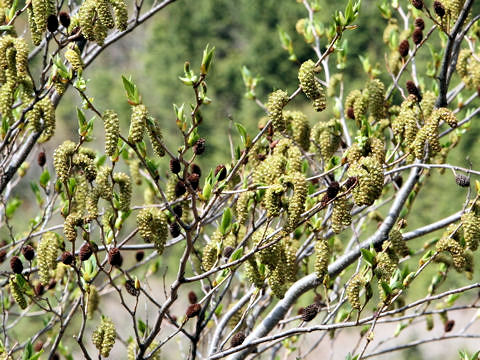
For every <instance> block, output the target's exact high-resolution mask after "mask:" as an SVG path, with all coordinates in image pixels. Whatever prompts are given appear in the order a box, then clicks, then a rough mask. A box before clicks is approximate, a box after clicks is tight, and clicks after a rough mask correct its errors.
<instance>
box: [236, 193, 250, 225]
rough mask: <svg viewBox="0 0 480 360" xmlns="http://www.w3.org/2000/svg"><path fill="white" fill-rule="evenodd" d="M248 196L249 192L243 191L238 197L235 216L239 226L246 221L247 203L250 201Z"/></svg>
mask: <svg viewBox="0 0 480 360" xmlns="http://www.w3.org/2000/svg"><path fill="white" fill-rule="evenodd" d="M250 196H251V192H250V191H244V192H242V193H241V194H240V195H239V196H238V199H237V204H236V207H235V210H236V214H237V222H238V223H239V224H245V222H246V221H247V217H248V202H249V201H250Z"/></svg>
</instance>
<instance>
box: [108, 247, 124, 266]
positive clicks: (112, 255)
mask: <svg viewBox="0 0 480 360" xmlns="http://www.w3.org/2000/svg"><path fill="white" fill-rule="evenodd" d="M108 263H109V264H110V265H112V266H117V267H121V266H122V264H123V257H122V254H121V253H120V250H118V248H111V249H110V250H109V251H108Z"/></svg>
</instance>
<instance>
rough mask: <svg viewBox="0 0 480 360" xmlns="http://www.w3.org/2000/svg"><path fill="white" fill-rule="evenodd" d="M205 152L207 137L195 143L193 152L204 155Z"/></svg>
mask: <svg viewBox="0 0 480 360" xmlns="http://www.w3.org/2000/svg"><path fill="white" fill-rule="evenodd" d="M204 152H205V139H204V138H200V139H198V140H197V142H196V143H195V145H193V153H194V154H195V155H202V154H203V153H204Z"/></svg>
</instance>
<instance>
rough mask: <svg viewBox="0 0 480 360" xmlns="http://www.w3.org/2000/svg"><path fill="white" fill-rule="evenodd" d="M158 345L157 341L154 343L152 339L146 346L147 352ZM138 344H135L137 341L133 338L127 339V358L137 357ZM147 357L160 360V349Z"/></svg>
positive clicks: (130, 359)
mask: <svg viewBox="0 0 480 360" xmlns="http://www.w3.org/2000/svg"><path fill="white" fill-rule="evenodd" d="M157 346H158V343H156V342H155V341H153V342H152V343H151V344H150V346H149V347H148V348H147V353H148V354H149V353H150V352H152V351H153V350H154V349H155V348H156V347H157ZM138 350H139V349H138V346H137V343H136V341H135V340H133V339H132V340H131V341H129V343H128V348H127V359H128V360H135V359H136V358H137V354H138ZM149 359H152V360H160V349H158V350H157V351H155V353H154V354H152V355H151V356H150V357H149Z"/></svg>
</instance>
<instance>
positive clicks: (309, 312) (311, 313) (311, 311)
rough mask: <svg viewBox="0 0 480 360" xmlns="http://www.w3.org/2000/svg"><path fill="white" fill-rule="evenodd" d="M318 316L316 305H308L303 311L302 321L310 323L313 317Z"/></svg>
mask: <svg viewBox="0 0 480 360" xmlns="http://www.w3.org/2000/svg"><path fill="white" fill-rule="evenodd" d="M317 314H318V306H317V304H312V305H308V306H306V307H305V308H304V309H303V312H302V320H303V321H312V320H313V319H314V318H315V316H317Z"/></svg>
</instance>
